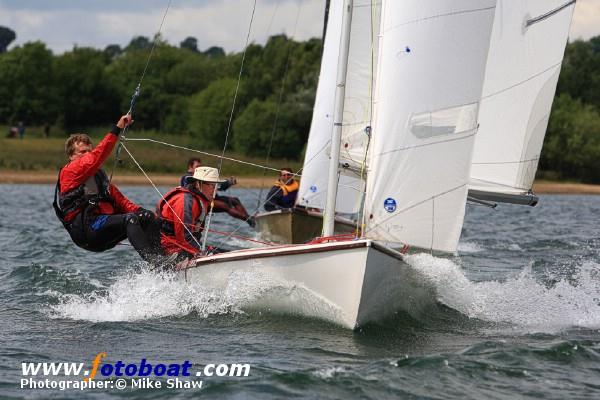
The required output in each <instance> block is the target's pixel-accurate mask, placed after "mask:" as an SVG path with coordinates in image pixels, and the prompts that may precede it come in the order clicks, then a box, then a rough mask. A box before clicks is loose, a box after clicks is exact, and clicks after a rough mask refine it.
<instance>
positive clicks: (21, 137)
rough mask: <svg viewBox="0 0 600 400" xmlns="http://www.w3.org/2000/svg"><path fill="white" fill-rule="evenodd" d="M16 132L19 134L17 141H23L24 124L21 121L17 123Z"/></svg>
mask: <svg viewBox="0 0 600 400" xmlns="http://www.w3.org/2000/svg"><path fill="white" fill-rule="evenodd" d="M17 131H18V132H19V139H21V140H23V136H25V124H24V123H23V121H19V124H18V125H17Z"/></svg>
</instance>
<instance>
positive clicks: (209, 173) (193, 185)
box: [157, 167, 224, 258]
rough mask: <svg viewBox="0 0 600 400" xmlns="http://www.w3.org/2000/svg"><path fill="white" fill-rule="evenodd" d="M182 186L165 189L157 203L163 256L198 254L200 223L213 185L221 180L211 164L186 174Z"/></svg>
mask: <svg viewBox="0 0 600 400" xmlns="http://www.w3.org/2000/svg"><path fill="white" fill-rule="evenodd" d="M186 182H187V184H186V186H185V187H182V186H179V187H176V188H175V189H173V190H171V191H170V192H168V193H167V194H166V195H165V196H164V198H163V199H162V200H161V201H160V202H159V203H158V205H157V214H158V216H159V217H160V218H161V219H162V224H161V235H160V242H161V245H162V248H163V251H164V253H165V254H167V255H171V254H179V255H180V256H181V258H190V257H193V256H195V255H198V254H199V253H200V250H201V247H202V246H201V244H202V233H203V231H204V222H205V219H206V216H207V215H208V213H209V212H210V207H211V202H212V201H213V199H214V196H215V190H216V186H217V185H218V184H219V183H223V182H224V180H220V179H219V171H218V170H217V169H216V168H212V167H198V168H196V169H195V170H194V174H193V175H192V176H189V177H187V180H186Z"/></svg>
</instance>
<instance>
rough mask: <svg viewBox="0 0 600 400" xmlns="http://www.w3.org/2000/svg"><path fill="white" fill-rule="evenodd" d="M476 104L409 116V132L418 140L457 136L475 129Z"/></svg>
mask: <svg viewBox="0 0 600 400" xmlns="http://www.w3.org/2000/svg"><path fill="white" fill-rule="evenodd" d="M477 109H478V103H472V104H466V105H462V106H458V107H451V108H444V109H440V110H436V111H427V112H424V113H419V114H415V115H413V116H411V118H410V120H409V122H408V123H409V130H410V132H412V134H413V135H415V136H416V137H418V138H419V139H426V138H430V137H433V136H440V135H450V134H459V133H463V132H468V131H472V130H473V129H475V128H476V127H477Z"/></svg>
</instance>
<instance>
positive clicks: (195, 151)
mask: <svg viewBox="0 0 600 400" xmlns="http://www.w3.org/2000/svg"><path fill="white" fill-rule="evenodd" d="M125 140H126V141H138V142H151V143H157V144H162V145H164V146H169V147H173V148H176V149H181V150H187V151H191V152H194V153H199V154H203V155H205V156H209V157H215V158H222V159H224V160H227V161H233V162H236V163H239V164H244V165H249V166H252V167H257V168H263V169H269V170H271V171H275V172H279V170H278V169H277V168H270V167H266V166H264V165H260V164H255V163H251V162H248V161H242V160H238V159H235V158H231V157H222V156H220V155H218V154H214V153H208V152H206V151H201V150H197V149H192V148H189V147H185V146H178V145H175V144H172V143H167V142H162V141H160V140H155V139H149V138H125Z"/></svg>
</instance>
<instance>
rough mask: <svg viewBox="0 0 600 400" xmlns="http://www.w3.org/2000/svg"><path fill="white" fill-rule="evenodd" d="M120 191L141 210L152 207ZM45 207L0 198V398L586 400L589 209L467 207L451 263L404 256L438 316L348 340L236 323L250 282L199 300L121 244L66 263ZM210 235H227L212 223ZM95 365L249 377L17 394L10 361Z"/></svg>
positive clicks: (597, 211)
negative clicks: (234, 366)
mask: <svg viewBox="0 0 600 400" xmlns="http://www.w3.org/2000/svg"><path fill="white" fill-rule="evenodd" d="M165 189H166V188H165ZM122 191H123V192H124V193H126V195H127V196H128V197H129V198H131V199H132V200H134V201H137V202H138V203H140V204H142V205H144V206H146V207H148V208H153V207H154V204H155V202H156V199H157V196H158V195H157V194H156V193H155V192H154V191H153V190H152V189H148V188H140V187H123V188H122ZM231 192H232V193H233V194H234V195H236V196H239V197H240V198H242V200H243V201H244V202H245V203H246V204H247V205H248V208H249V209H252V208H253V206H254V205H255V203H256V191H253V190H243V189H238V190H235V189H233V190H231ZM52 195H53V187H52V186H50V185H0V202H1V203H0V204H2V206H1V207H2V219H1V220H0V301H1V304H2V307H1V308H0V318H1V322H0V397H1V398H61V399H80V398H102V399H104V398H141V397H143V398H153V399H160V398H165V399H171V398H195V397H198V396H204V397H206V398H238V399H245V398H255V399H270V398H272V399H280V398H295V397H297V398H319V399H341V398H366V399H382V398H410V399H417V398H419V399H420V398H423V399H465V398H467V399H483V398H485V399H514V398H519V399H530V398H531V399H533V398H535V399H596V398H600V228H599V226H600V224H599V223H598V217H599V216H600V197H595V196H542V197H541V201H540V204H539V205H538V206H537V207H535V208H527V207H516V206H500V207H499V208H498V209H497V210H491V209H488V208H484V207H480V206H469V207H468V208H467V217H466V222H465V225H464V230H463V235H462V239H461V242H460V245H459V254H458V256H457V257H448V258H441V257H432V256H430V255H427V254H421V255H414V256H411V257H410V263H411V264H413V265H414V267H415V268H418V269H420V270H421V271H422V272H423V274H424V277H425V278H426V279H429V280H430V281H431V282H432V283H433V284H434V285H435V287H436V292H437V294H436V295H437V300H438V303H439V305H438V306H437V307H435V308H434V309H431V310H428V312H427V313H425V314H424V315H421V316H420V317H414V316H408V315H398V316H397V317H395V318H394V319H392V320H389V321H386V322H385V323H383V324H381V325H372V326H367V327H365V328H364V329H362V330H360V331H356V332H352V331H349V330H346V329H342V328H340V327H338V326H336V325H333V324H330V323H326V322H322V321H319V320H314V319H307V318H301V317H295V316H291V315H289V316H281V315H272V314H269V313H248V312H245V311H244V306H245V305H246V304H248V302H252V301H255V300H256V297H257V296H260V294H261V293H265V292H268V290H269V288H268V287H261V285H264V284H267V283H264V282H260V281H258V282H253V281H252V280H247V279H244V278H239V281H235V278H232V282H231V283H230V287H229V288H228V290H227V292H224V293H213V292H204V291H203V290H202V288H192V287H188V286H186V284H185V283H182V282H179V281H175V280H173V279H172V277H171V276H169V275H160V274H154V273H151V272H148V271H147V267H146V266H144V264H143V263H141V262H140V260H139V258H138V256H137V254H136V253H135V252H134V251H133V249H132V248H131V247H130V246H128V245H122V246H117V248H115V249H114V250H111V251H108V252H105V253H102V254H94V253H88V252H85V251H83V250H81V249H78V248H77V247H75V246H74V245H73V244H72V243H71V242H70V240H69V238H68V236H67V234H66V232H65V231H64V230H63V228H62V227H61V225H60V223H59V222H58V220H57V219H56V217H55V216H54V213H53V210H52V207H51V204H50V203H51V199H52ZM213 227H214V228H215V229H222V230H231V229H232V228H233V227H237V222H236V221H233V220H228V219H227V217H224V216H217V217H216V218H215V223H214V225H213ZM239 233H241V234H242V235H249V236H251V235H252V231H251V230H250V229H249V228H248V227H247V226H243V227H242V228H241V229H240V231H239ZM234 244H236V245H237V244H240V242H237V241H236V242H235V243H234ZM288 289H289V293H290V295H293V291H294V287H293V286H290V287H289V288H288ZM102 351H104V352H106V353H107V357H106V359H105V361H106V362H112V363H115V362H116V361H117V360H122V361H123V362H124V363H126V364H127V363H139V362H140V360H141V359H146V360H147V361H148V362H150V363H155V364H156V363H160V362H162V363H165V364H168V363H182V362H183V361H184V360H190V362H191V363H193V364H194V368H196V367H197V366H204V365H207V364H210V363H215V364H220V363H228V364H231V363H246V364H249V365H250V367H251V369H250V373H249V375H248V376H247V377H207V376H205V377H203V378H202V382H203V386H202V388H201V389H197V388H196V389H184V388H181V389H172V388H166V387H162V388H160V389H152V388H146V389H143V388H136V389H132V388H129V387H128V388H126V389H125V390H117V389H94V390H86V391H79V390H75V389H69V390H65V391H60V390H58V389H54V390H52V389H50V390H39V389H37V390H33V389H21V388H20V382H21V379H23V378H24V377H23V376H22V371H21V363H22V362H65V361H68V362H76V363H85V368H86V369H89V368H91V362H92V360H93V358H94V357H95V356H96V354H97V353H99V352H102ZM98 377H99V376H97V378H98ZM38 378H39V379H42V377H38ZM63 379H64V378H63ZM96 380H98V379H96ZM127 382H128V384H130V381H129V380H128V381H127Z"/></svg>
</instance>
